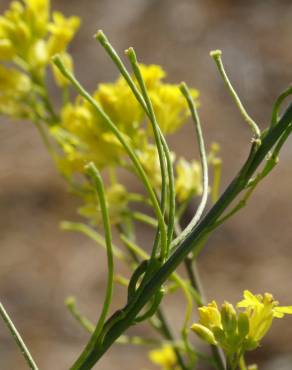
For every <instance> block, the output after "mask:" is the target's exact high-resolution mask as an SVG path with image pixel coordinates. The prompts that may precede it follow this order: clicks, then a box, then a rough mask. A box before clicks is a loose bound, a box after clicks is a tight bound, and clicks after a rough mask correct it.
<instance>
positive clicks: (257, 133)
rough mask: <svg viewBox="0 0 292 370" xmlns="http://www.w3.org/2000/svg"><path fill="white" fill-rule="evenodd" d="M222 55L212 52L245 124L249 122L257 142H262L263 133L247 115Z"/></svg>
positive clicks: (219, 52) (219, 51)
mask: <svg viewBox="0 0 292 370" xmlns="http://www.w3.org/2000/svg"><path fill="white" fill-rule="evenodd" d="M221 55H222V52H221V50H213V51H211V52H210V56H211V57H212V58H213V59H214V61H215V63H216V65H217V67H218V70H219V72H220V74H221V76H222V78H223V81H224V83H225V85H226V86H227V88H228V90H229V92H230V95H231V97H232V98H233V100H234V102H235V104H236V105H237V107H238V109H239V111H240V113H241V115H242V116H243V118H244V120H245V122H247V124H248V125H249V126H250V128H251V130H252V131H253V133H254V135H255V137H256V139H257V140H260V137H261V131H260V129H259V127H258V125H257V124H256V122H255V121H254V120H253V119H252V118H251V117H250V115H249V114H248V113H247V111H246V109H245V108H244V106H243V104H242V102H241V100H240V99H239V97H238V95H237V93H236V91H235V90H234V88H233V86H232V84H231V82H230V80H229V78H228V76H227V74H226V72H225V69H224V66H223V63H222V59H221Z"/></svg>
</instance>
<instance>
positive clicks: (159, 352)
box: [149, 345, 177, 370]
mask: <svg viewBox="0 0 292 370" xmlns="http://www.w3.org/2000/svg"><path fill="white" fill-rule="evenodd" d="M149 358H150V360H151V361H152V362H153V363H154V364H156V365H159V366H161V369H163V370H174V369H175V366H176V364H177V361H176V356H175V352H174V350H173V347H172V346H169V345H164V346H163V347H161V348H159V349H155V350H152V351H150V352H149Z"/></svg>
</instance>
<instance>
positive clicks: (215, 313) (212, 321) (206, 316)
mask: <svg viewBox="0 0 292 370" xmlns="http://www.w3.org/2000/svg"><path fill="white" fill-rule="evenodd" d="M198 311H199V318H200V320H199V322H200V324H202V325H204V326H206V327H207V328H209V329H212V328H213V327H214V326H221V315H220V311H219V310H218V307H217V303H216V302H215V301H212V302H211V303H209V304H208V305H207V306H203V307H199V308H198Z"/></svg>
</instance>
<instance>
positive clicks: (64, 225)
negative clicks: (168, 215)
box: [60, 221, 127, 261]
mask: <svg viewBox="0 0 292 370" xmlns="http://www.w3.org/2000/svg"><path fill="white" fill-rule="evenodd" d="M60 227H61V229H62V230H65V231H76V232H79V233H82V234H84V235H86V236H88V237H89V238H90V239H91V240H93V241H95V242H96V243H97V244H99V245H100V246H101V247H102V248H104V249H106V241H105V239H104V238H103V237H102V236H101V235H100V234H99V233H98V232H96V231H95V230H93V229H92V228H91V227H90V226H88V225H86V224H83V223H81V222H70V221H62V222H61V223H60ZM112 249H113V254H114V256H115V257H116V258H118V259H119V260H123V261H126V260H127V257H126V256H125V254H124V253H123V252H122V251H121V250H120V248H119V247H117V246H115V245H114V244H112Z"/></svg>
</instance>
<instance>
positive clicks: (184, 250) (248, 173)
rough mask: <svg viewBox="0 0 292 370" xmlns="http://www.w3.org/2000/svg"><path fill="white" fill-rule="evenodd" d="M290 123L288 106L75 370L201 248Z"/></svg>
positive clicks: (118, 332)
mask: <svg viewBox="0 0 292 370" xmlns="http://www.w3.org/2000/svg"><path fill="white" fill-rule="evenodd" d="M291 122H292V104H290V106H289V107H288V109H287V110H286V112H285V113H284V115H283V117H282V118H281V119H280V121H279V122H278V124H277V125H276V126H275V127H273V128H272V129H270V130H269V132H268V133H267V135H266V136H265V137H264V138H263V139H262V142H261V144H260V145H259V144H258V143H253V145H252V148H251V151H250V155H249V157H248V159H247V161H246V162H245V164H244V165H243V167H242V169H241V170H240V171H239V173H238V174H237V176H236V177H235V178H234V179H233V181H232V182H231V183H230V185H229V186H228V187H227V189H226V190H225V192H224V193H223V194H222V195H221V197H220V198H219V200H218V201H217V202H216V204H215V205H214V206H213V207H212V208H211V210H210V211H209V212H208V213H207V215H206V216H205V217H204V218H203V219H202V221H201V222H200V223H199V224H198V225H197V226H196V227H195V228H194V229H193V230H192V232H191V233H190V234H189V235H188V236H187V238H186V239H185V240H183V241H182V242H181V244H180V245H179V246H178V248H177V249H176V250H175V251H174V253H173V254H172V255H171V256H170V258H169V259H168V260H167V261H166V263H165V264H164V265H163V266H162V267H161V268H160V269H159V270H158V271H157V272H156V273H155V274H153V276H152V277H151V279H149V281H148V282H147V283H146V284H145V286H144V287H143V290H142V291H140V294H138V295H137V297H136V299H135V300H134V302H133V303H131V305H129V306H125V307H124V309H122V310H121V311H117V312H116V314H115V316H114V320H113V319H110V321H109V322H108V325H107V324H106V325H105V332H104V333H103V335H104V337H103V341H102V343H101V345H100V346H98V347H96V348H94V350H93V351H92V352H91V353H90V354H89V355H88V357H87V358H86V359H85V361H84V363H83V364H81V366H80V367H79V368H78V369H82V370H88V369H90V368H92V366H94V364H95V363H96V362H97V361H98V360H99V359H100V358H101V357H102V356H103V354H104V353H105V352H106V351H107V349H108V348H109V347H110V346H111V345H112V344H113V343H114V342H115V340H116V339H117V338H118V337H119V336H120V335H121V334H122V333H123V332H124V331H125V330H126V329H127V328H129V327H130V326H131V325H132V323H133V321H134V319H135V317H136V316H137V314H138V313H139V312H140V311H141V309H142V308H143V307H144V306H145V304H146V303H147V302H149V300H150V299H151V298H152V297H153V296H154V294H155V293H156V292H157V291H158V289H160V287H161V285H162V284H163V283H164V282H165V281H166V280H167V279H168V277H169V276H170V275H171V273H172V272H173V271H174V270H175V269H176V268H177V267H178V265H179V264H180V263H181V262H182V261H183V260H184V258H185V257H186V256H187V255H188V254H189V253H190V252H191V251H193V252H194V253H196V252H197V251H196V247H197V246H199V245H200V241H201V240H203V238H204V237H206V235H207V234H208V233H209V230H210V228H212V226H213V225H214V223H215V222H216V221H217V220H218V218H219V217H220V216H221V215H222V214H223V213H224V211H225V210H226V209H227V207H228V206H229V205H230V204H231V203H232V201H233V200H234V199H235V198H236V197H237V195H238V194H239V193H240V192H241V191H242V190H244V189H245V188H246V186H247V184H248V182H249V180H250V179H251V178H252V176H253V174H254V173H255V171H256V169H257V168H258V167H259V165H260V164H261V163H262V161H263V160H264V159H265V157H266V155H267V154H268V153H269V151H270V150H271V149H272V148H273V147H274V145H275V144H276V143H277V142H278V140H279V139H280V138H281V136H282V134H283V133H284V132H285V131H286V129H287V128H288V127H289V124H290V123H291ZM75 369H76V368H75Z"/></svg>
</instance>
